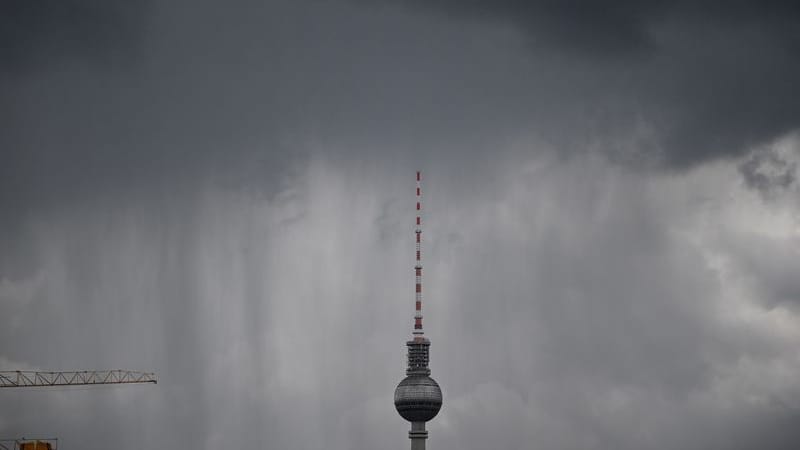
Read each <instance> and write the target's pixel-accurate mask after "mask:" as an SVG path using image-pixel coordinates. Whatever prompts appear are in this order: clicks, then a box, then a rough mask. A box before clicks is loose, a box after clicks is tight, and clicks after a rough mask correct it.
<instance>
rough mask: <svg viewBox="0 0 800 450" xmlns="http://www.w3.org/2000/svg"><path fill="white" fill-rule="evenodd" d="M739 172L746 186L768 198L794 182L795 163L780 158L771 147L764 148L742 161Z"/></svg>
mask: <svg viewBox="0 0 800 450" xmlns="http://www.w3.org/2000/svg"><path fill="white" fill-rule="evenodd" d="M739 173H740V174H741V175H742V179H743V180H744V183H745V185H747V187H749V188H751V189H754V190H756V191H758V192H759V193H760V194H761V195H762V197H764V198H770V197H771V196H772V195H774V194H776V193H778V192H777V191H782V190H785V189H787V188H790V187H791V186H792V185H793V184H794V182H795V180H796V173H797V163H795V162H792V161H787V160H786V159H784V158H782V157H781V156H780V155H779V154H778V153H777V152H776V151H775V150H774V149H773V148H765V149H761V150H760V151H756V152H753V153H752V154H751V155H750V156H749V157H748V158H747V159H745V160H744V161H742V162H741V163H740V164H739Z"/></svg>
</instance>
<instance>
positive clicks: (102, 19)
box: [0, 0, 150, 74]
mask: <svg viewBox="0 0 800 450" xmlns="http://www.w3.org/2000/svg"><path fill="white" fill-rule="evenodd" d="M149 3H150V2H149V1H144V2H125V1H116V0H111V1H96V0H66V1H58V0H55V1H50V0H43V1H33V2H31V1H25V0H10V1H4V2H3V4H2V6H0V44H1V45H0V70H2V71H5V72H7V73H17V72H20V71H21V72H23V74H24V73H27V72H28V71H29V70H41V69H45V68H53V67H54V66H57V65H58V63H62V62H64V60H69V59H73V58H74V59H79V60H86V61H88V62H91V63H99V64H110V63H123V64H124V63H126V62H127V60H128V59H130V58H131V57H133V56H135V54H136V51H137V50H138V48H139V46H140V40H141V39H143V38H144V36H143V33H144V28H145V27H146V20H147V17H148V12H149V8H150V6H149Z"/></svg>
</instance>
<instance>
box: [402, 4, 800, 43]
mask: <svg viewBox="0 0 800 450" xmlns="http://www.w3.org/2000/svg"><path fill="white" fill-rule="evenodd" d="M395 2H396V3H402V4H407V5H414V6H419V7H425V8H431V9H433V10H438V11H440V12H442V13H443V14H445V15H448V16H453V17H459V16H462V17H472V18H476V19H481V20H485V19H494V20H503V21H507V22H511V23H513V24H515V25H517V26H519V27H521V28H523V29H524V30H525V31H526V32H528V33H530V35H531V37H532V38H533V39H534V45H536V43H538V42H544V43H546V44H548V45H556V46H559V47H563V48H567V49H571V50H573V51H577V52H580V53H583V54H585V55H587V56H591V55H592V54H595V53H599V54H600V56H610V57H614V56H626V55H627V56H632V55H639V56H645V55H644V54H642V52H644V53H646V52H648V51H654V50H655V49H656V47H657V39H656V38H655V36H654V35H653V33H652V30H651V27H652V26H653V25H656V24H658V23H660V22H662V21H664V20H669V19H671V18H674V17H677V18H679V19H680V20H701V21H704V22H706V23H707V24H708V25H710V26H716V25H719V24H720V23H726V22H727V23H739V24H747V23H755V24H759V25H764V26H768V27H774V26H775V25H780V26H779V27H778V28H777V29H776V28H773V29H772V30H770V31H771V32H772V33H775V34H776V35H777V36H781V37H785V38H794V39H796V38H797V34H795V33H794V31H793V30H792V29H791V28H789V27H790V26H791V25H792V24H793V23H795V22H796V21H797V19H798V17H799V16H800V7H798V5H797V3H796V2H791V1H766V2H764V1H753V0H743V1H731V2H691V1H662V0H646V1H632V0H618V1H614V2H608V1H558V0H534V1H521V0H499V1H488V0H487V1H484V0H466V1H457V0H432V1H417V0H395ZM794 43H795V44H796V43H797V41H794Z"/></svg>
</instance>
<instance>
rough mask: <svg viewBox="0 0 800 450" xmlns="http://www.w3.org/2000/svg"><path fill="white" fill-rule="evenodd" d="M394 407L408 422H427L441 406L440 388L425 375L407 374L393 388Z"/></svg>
mask: <svg viewBox="0 0 800 450" xmlns="http://www.w3.org/2000/svg"><path fill="white" fill-rule="evenodd" d="M394 407H395V408H397V412H398V413H400V415H401V416H402V417H403V418H404V419H406V420H407V421H409V422H427V421H429V420H431V419H433V418H434V417H436V414H438V413H439V409H441V407H442V390H441V389H440V388H439V384H437V383H436V381H435V380H434V379H433V378H431V377H429V376H427V375H411V376H407V377H405V379H403V381H401V382H400V384H398V385H397V389H395V390H394Z"/></svg>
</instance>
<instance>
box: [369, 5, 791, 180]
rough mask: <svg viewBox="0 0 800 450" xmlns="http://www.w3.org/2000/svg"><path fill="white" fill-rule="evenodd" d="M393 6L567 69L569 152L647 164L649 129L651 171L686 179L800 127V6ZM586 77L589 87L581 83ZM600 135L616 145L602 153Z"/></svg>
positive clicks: (558, 126) (561, 137) (560, 138)
mask: <svg viewBox="0 0 800 450" xmlns="http://www.w3.org/2000/svg"><path fill="white" fill-rule="evenodd" d="M365 3H375V2H365ZM378 3H379V2H378ZM388 3H396V4H404V5H411V6H414V7H417V8H418V9H421V10H430V11H436V12H438V13H440V14H439V15H440V16H441V17H448V18H450V19H452V20H457V19H470V20H472V21H473V22H482V23H495V24H498V23H499V24H512V25H514V26H516V27H517V28H518V29H520V30H521V31H523V32H524V33H525V35H526V36H527V38H528V46H529V54H530V55H531V57H532V58H534V59H535V60H537V61H538V62H540V64H542V65H544V66H546V67H548V68H546V69H545V70H552V67H554V66H555V67H558V68H557V69H556V70H557V71H560V72H562V73H563V75H564V76H565V78H566V79H567V80H568V81H565V83H567V84H571V85H572V91H571V92H570V91H569V90H568V89H564V91H561V90H560V89H559V92H558V94H557V95H558V96H560V98H558V100H553V101H556V102H557V103H558V104H559V105H558V106H557V107H552V108H551V110H550V112H549V113H548V114H550V115H554V116H557V118H556V119H555V120H553V122H555V124H553V123H547V124H546V125H542V129H543V130H542V134H543V135H545V136H548V137H549V138H551V139H553V140H554V141H555V142H556V143H557V145H559V146H561V147H562V149H563V150H565V151H566V150H569V149H570V147H583V148H585V147H595V148H598V149H600V150H601V151H604V152H606V153H609V154H612V155H615V157H617V158H618V159H619V160H622V161H625V162H634V163H638V162H640V160H639V157H638V156H636V157H634V158H633V159H632V158H631V155H629V154H628V153H627V152H628V151H629V150H626V149H625V146H626V145H625V142H627V141H628V139H626V138H625V137H626V136H631V135H634V134H635V132H634V131H633V130H635V129H636V127H637V126H638V125H640V124H641V121H644V123H645V124H647V126H648V128H649V135H648V136H645V138H644V139H638V140H636V142H635V145H636V146H637V147H638V152H637V153H644V154H645V155H646V157H645V158H644V161H645V162H646V163H650V164H652V163H653V162H654V161H655V162H656V164H657V165H664V166H666V167H671V168H685V167H688V166H691V165H693V164H695V163H698V162H702V161H706V160H708V159H713V158H717V157H725V156H731V155H738V154H741V153H743V152H745V151H746V150H747V149H748V147H750V146H752V145H755V144H758V143H761V142H764V141H766V140H769V139H771V138H774V137H776V136H778V135H780V134H782V133H785V132H787V131H790V130H792V129H795V128H797V127H798V126H800V107H798V106H797V103H796V102H791V101H786V99H789V98H794V97H796V96H797V94H798V87H797V86H798V85H797V83H796V81H795V80H797V79H798V78H800V58H798V54H800V53H798V52H800V7H798V5H797V3H796V2H782V1H776V2H758V1H735V2H666V1H644V2H637V1H617V2H600V1H591V2H571V1H570V2H559V1H530V2H528V1H496V2H495V1H479V0H478V1H466V2H461V1H449V0H439V1H414V0H411V1H396V2H388ZM465 44H467V45H468V43H465ZM565 58H566V60H565ZM581 71H585V72H586V75H587V76H586V77H585V78H581V77H579V76H577V74H576V73H574V72H581ZM531 82H532V83H536V82H535V81H533V80H531ZM520 89H521V90H523V91H524V90H526V89H527V88H526V87H525V86H520ZM599 92H604V93H606V94H608V95H598V93H599ZM520 94H521V95H523V96H524V93H520ZM540 101H541V100H540ZM544 101H545V103H549V102H550V100H549V99H546V100H544ZM548 106H549V105H548ZM539 122H540V124H541V123H542V121H541V119H539ZM566 123H569V124H570V125H571V126H570V127H569V128H567V129H564V128H562V127H563V124H566ZM531 125H532V126H533V127H534V128H535V127H537V125H536V124H531ZM586 130H591V131H590V132H588V133H587V132H586ZM598 136H600V137H603V136H605V137H606V138H608V139H606V140H604V141H602V142H601V143H600V145H596V144H597V141H596V139H597V138H598ZM576 138H577V139H576ZM620 138H621V140H622V142H621V141H620ZM593 140H594V141H593ZM593 144H594V145H593Z"/></svg>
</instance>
